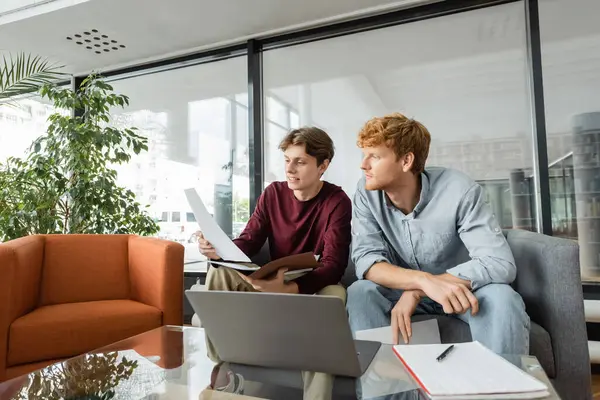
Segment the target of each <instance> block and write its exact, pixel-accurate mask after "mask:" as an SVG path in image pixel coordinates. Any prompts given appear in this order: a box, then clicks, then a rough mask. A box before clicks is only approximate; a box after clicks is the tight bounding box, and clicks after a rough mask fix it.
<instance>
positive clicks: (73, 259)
mask: <svg viewBox="0 0 600 400" xmlns="http://www.w3.org/2000/svg"><path fill="white" fill-rule="evenodd" d="M44 239H45V246H44V260H43V264H42V279H41V283H40V299H39V305H40V306H45V305H52V304H63V303H75V302H84V301H97V300H118V299H127V298H129V291H130V282H129V269H128V263H129V262H128V243H129V235H44Z"/></svg>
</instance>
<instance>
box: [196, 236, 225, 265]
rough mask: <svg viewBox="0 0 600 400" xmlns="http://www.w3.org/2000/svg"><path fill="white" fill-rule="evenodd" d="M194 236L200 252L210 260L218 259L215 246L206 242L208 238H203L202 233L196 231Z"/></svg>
mask: <svg viewBox="0 0 600 400" xmlns="http://www.w3.org/2000/svg"><path fill="white" fill-rule="evenodd" d="M196 237H197V238H198V248H199V249H200V253H202V255H203V256H204V257H206V258H208V259H210V260H219V259H221V257H219V256H218V255H217V251H216V250H215V248H214V247H213V246H212V244H210V243H209V242H208V240H206V239H204V235H203V234H202V232H200V231H197V232H196Z"/></svg>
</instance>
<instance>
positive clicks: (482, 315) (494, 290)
mask: <svg viewBox="0 0 600 400" xmlns="http://www.w3.org/2000/svg"><path fill="white" fill-rule="evenodd" d="M473 294H474V295H475V297H476V298H477V300H478V301H479V312H478V313H477V315H471V312H470V310H469V311H467V312H466V313H464V314H452V315H451V316H453V317H455V318H458V319H460V320H462V321H464V322H466V323H467V324H469V327H470V329H471V337H472V339H473V340H477V341H479V342H481V344H483V345H484V346H486V347H487V348H488V349H490V350H492V351H493V352H495V353H497V354H529V324H530V320H529V316H528V315H527V313H526V312H525V304H524V303H523V299H522V298H521V296H520V295H519V294H518V293H517V292H515V291H514V290H513V288H512V287H510V286H509V285H504V284H494V283H492V284H489V285H486V286H484V287H482V288H479V289H477V290H476V291H474V292H473ZM401 295H402V290H397V289H389V288H386V287H383V286H380V285H378V284H376V283H374V282H372V281H368V280H359V281H356V282H354V283H353V284H352V285H350V287H349V288H348V300H347V303H346V307H347V309H348V315H349V318H350V327H351V329H352V332H356V331H360V330H364V329H372V328H379V327H382V326H388V325H390V312H391V310H392V308H393V307H394V306H395V305H396V303H397V302H398V300H399V299H400V296H401ZM415 314H429V315H446V314H445V313H444V311H443V309H442V306H441V305H440V304H438V303H436V302H434V301H433V300H431V299H428V298H426V299H423V300H422V301H421V302H420V303H419V305H418V306H417V309H416V311H415ZM442 340H443V338H442Z"/></svg>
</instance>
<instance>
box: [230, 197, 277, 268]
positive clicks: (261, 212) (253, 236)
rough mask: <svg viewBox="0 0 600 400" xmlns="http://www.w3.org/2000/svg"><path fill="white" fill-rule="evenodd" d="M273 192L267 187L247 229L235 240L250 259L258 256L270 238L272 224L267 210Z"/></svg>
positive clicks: (259, 199) (257, 203)
mask: <svg viewBox="0 0 600 400" xmlns="http://www.w3.org/2000/svg"><path fill="white" fill-rule="evenodd" d="M271 191H272V190H271V189H270V188H269V187H267V188H266V189H265V191H264V192H263V193H262V194H261V195H260V196H259V198H258V201H257V202H256V208H255V209H254V212H253V213H252V215H251V216H250V219H249V220H248V223H247V224H246V227H245V228H244V230H243V231H242V233H241V234H240V236H239V237H238V238H237V239H234V240H233V243H235V245H236V246H237V247H239V249H240V250H242V251H243V252H244V254H246V255H247V256H248V257H253V256H254V255H256V254H257V253H258V252H259V251H260V249H261V248H262V246H263V245H264V244H265V241H266V240H267V238H268V237H269V232H270V230H271V223H270V220H269V218H268V217H267V213H266V210H267V203H268V197H269V195H270V193H271Z"/></svg>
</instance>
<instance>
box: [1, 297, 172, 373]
mask: <svg viewBox="0 0 600 400" xmlns="http://www.w3.org/2000/svg"><path fill="white" fill-rule="evenodd" d="M161 322H162V312H161V311H160V310H159V309H157V308H155V307H152V306H148V305H145V304H142V303H138V302H135V301H131V300H104V301H93V302H83V303H66V304H58V305H50V306H43V307H40V308H38V309H36V310H34V311H32V312H31V313H29V314H26V315H24V316H23V317H21V318H18V319H17V320H16V321H14V322H13V323H12V325H11V327H10V335H9V342H8V360H7V366H9V367H11V366H15V365H19V364H25V363H32V362H38V361H43V360H51V359H59V358H67V357H72V356H75V355H78V354H81V353H85V352H88V351H91V350H94V349H96V348H99V347H102V346H105V345H106V344H108V343H113V342H117V341H119V340H123V339H125V338H128V337H130V336H134V335H137V334H139V333H142V332H145V331H148V330H151V329H154V328H156V327H157V326H160V325H161Z"/></svg>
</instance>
